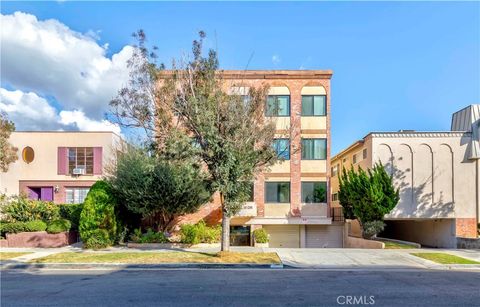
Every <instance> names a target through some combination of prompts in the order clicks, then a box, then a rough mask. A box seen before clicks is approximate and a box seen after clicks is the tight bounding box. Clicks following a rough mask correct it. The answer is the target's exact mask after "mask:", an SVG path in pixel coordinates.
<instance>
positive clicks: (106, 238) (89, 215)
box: [79, 181, 117, 248]
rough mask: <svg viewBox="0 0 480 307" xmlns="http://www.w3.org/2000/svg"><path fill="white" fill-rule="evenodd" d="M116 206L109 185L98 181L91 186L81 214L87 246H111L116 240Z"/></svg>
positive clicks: (81, 229)
mask: <svg viewBox="0 0 480 307" xmlns="http://www.w3.org/2000/svg"><path fill="white" fill-rule="evenodd" d="M114 206H115V200H114V198H113V196H112V194H111V190H110V187H109V185H108V184H107V183H106V182H105V181H97V182H96V183H95V184H94V185H93V186H92V187H91V188H90V191H89V192H88V194H87V197H86V198H85V202H84V203H83V209H82V213H81V214H80V225H79V231H80V237H81V239H82V241H83V243H84V246H85V247H86V248H100V247H93V246H103V245H106V246H109V245H112V244H113V243H114V242H115V239H116V238H117V221H116V216H115V212H114ZM105 234H106V235H105ZM90 246H92V247H90Z"/></svg>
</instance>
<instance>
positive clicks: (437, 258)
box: [410, 253, 480, 264]
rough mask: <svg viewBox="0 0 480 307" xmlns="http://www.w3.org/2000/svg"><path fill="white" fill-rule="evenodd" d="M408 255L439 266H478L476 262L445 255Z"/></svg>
mask: <svg viewBox="0 0 480 307" xmlns="http://www.w3.org/2000/svg"><path fill="white" fill-rule="evenodd" d="M410 255H413V256H417V257H420V258H423V259H426V260H430V261H433V262H436V263H440V264H480V262H478V261H474V260H470V259H466V258H463V257H459V256H455V255H451V254H447V253H411V254H410Z"/></svg>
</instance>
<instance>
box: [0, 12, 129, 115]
mask: <svg viewBox="0 0 480 307" xmlns="http://www.w3.org/2000/svg"><path fill="white" fill-rule="evenodd" d="M0 23H1V25H2V27H1V30H0V33H1V40H0V44H1V46H2V55H1V81H2V84H8V85H9V86H11V87H13V88H16V89H20V90H21V91H23V92H35V93H37V94H38V95H39V96H42V97H47V96H48V97H50V96H51V97H54V98H55V100H56V101H57V102H58V103H59V104H60V106H61V108H62V109H65V110H78V111H82V112H84V114H85V115H86V116H87V117H88V118H93V119H95V120H100V119H101V118H102V116H103V114H104V113H105V111H106V110H107V109H108V102H109V101H110V99H111V98H112V97H114V96H115V95H116V93H117V91H118V89H119V88H120V87H121V86H122V85H124V84H125V83H126V82H127V80H128V70H127V67H126V61H127V60H128V59H129V58H130V56H131V53H132V47H130V46H125V47H123V49H122V50H120V51H119V52H118V53H116V54H114V55H113V56H112V58H111V59H110V58H108V57H107V56H106V51H107V50H106V48H108V45H105V46H99V45H98V44H97V42H96V41H95V39H97V37H96V35H98V33H99V32H94V31H89V32H87V33H86V34H81V33H78V32H75V31H72V30H71V29H69V28H68V27H67V26H66V25H64V24H63V23H61V22H59V21H57V20H54V19H49V20H43V21H41V20H38V19H37V18H36V17H35V16H34V15H30V14H26V13H21V12H15V13H14V14H13V15H0ZM92 36H93V37H94V38H92ZM27 95H28V94H27Z"/></svg>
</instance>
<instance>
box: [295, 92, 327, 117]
mask: <svg viewBox="0 0 480 307" xmlns="http://www.w3.org/2000/svg"><path fill="white" fill-rule="evenodd" d="M303 97H312V99H313V100H312V108H313V110H312V113H313V114H312V115H306V114H303ZM315 97H324V107H323V113H324V114H322V115H315ZM301 116H302V117H326V116H327V95H302V105H301Z"/></svg>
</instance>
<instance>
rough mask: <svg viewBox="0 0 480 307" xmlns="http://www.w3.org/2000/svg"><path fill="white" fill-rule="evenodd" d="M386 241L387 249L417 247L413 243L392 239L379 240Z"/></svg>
mask: <svg viewBox="0 0 480 307" xmlns="http://www.w3.org/2000/svg"><path fill="white" fill-rule="evenodd" d="M379 241H382V242H383V243H385V249H409V248H416V247H415V246H413V245H408V244H403V243H398V242H392V241H384V240H379Z"/></svg>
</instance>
